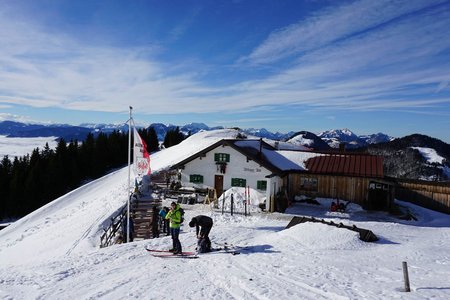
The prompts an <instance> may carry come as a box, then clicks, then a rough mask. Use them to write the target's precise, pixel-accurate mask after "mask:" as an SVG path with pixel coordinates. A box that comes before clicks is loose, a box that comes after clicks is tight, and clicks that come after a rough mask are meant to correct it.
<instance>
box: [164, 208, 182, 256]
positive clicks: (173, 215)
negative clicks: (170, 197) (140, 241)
mask: <svg viewBox="0 0 450 300" xmlns="http://www.w3.org/2000/svg"><path fill="white" fill-rule="evenodd" d="M166 220H169V221H170V223H169V227H170V234H171V236H172V246H173V247H172V249H170V250H169V251H173V254H181V253H182V249H181V242H180V239H179V235H180V226H181V211H180V205H179V204H177V203H175V202H172V203H171V204H170V211H169V212H168V213H167V215H166Z"/></svg>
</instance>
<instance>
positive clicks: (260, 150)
mask: <svg viewBox="0 0 450 300" xmlns="http://www.w3.org/2000/svg"><path fill="white" fill-rule="evenodd" d="M258 156H259V158H261V157H262V138H260V139H259V153H258Z"/></svg>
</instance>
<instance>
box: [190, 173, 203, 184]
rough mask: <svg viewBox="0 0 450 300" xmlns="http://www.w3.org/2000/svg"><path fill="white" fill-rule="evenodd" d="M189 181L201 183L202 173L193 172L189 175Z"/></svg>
mask: <svg viewBox="0 0 450 300" xmlns="http://www.w3.org/2000/svg"><path fill="white" fill-rule="evenodd" d="M189 182H192V183H203V176H202V175H197V174H193V175H190V176H189Z"/></svg>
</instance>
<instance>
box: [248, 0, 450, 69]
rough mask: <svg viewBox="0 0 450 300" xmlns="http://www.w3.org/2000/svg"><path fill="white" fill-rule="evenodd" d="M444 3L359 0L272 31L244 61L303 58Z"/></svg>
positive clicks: (441, 1) (427, 0)
mask: <svg viewBox="0 0 450 300" xmlns="http://www.w3.org/2000/svg"><path fill="white" fill-rule="evenodd" d="M444 2H445V0H435V1H431V0H411V1H392V0H378V1H372V0H362V1H355V2H353V3H351V4H347V5H343V6H341V7H338V8H336V7H333V8H330V9H327V10H321V11H320V12H318V13H317V14H315V15H313V16H310V17H308V18H306V19H305V20H302V21H300V22H299V23H297V24H292V25H291V26H288V27H286V28H282V29H279V30H276V31H274V32H273V33H272V34H271V35H270V36H269V37H268V38H267V39H266V40H265V41H264V42H263V43H262V44H261V45H259V46H258V47H257V48H256V49H254V50H253V52H252V53H251V54H250V55H249V56H248V57H246V58H245V59H244V60H249V61H250V62H253V63H271V62H274V61H277V60H279V59H283V58H286V57H288V56H291V55H298V54H304V53H306V52H309V51H311V50H315V49H319V48H321V47H324V46H326V45H329V44H331V43H334V42H336V41H339V40H341V39H345V38H348V37H350V36H352V35H355V34H358V33H361V32H364V31H366V30H370V29H373V28H376V27H377V26H380V25H382V24H385V23H386V22H389V21H392V20H394V19H396V18H399V17H402V16H405V15H408V14H410V13H413V12H416V11H419V10H421V9H424V8H427V7H431V6H433V5H436V4H439V3H444Z"/></svg>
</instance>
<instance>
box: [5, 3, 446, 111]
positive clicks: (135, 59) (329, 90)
mask: <svg viewBox="0 0 450 300" xmlns="http://www.w3.org/2000/svg"><path fill="white" fill-rule="evenodd" d="M438 2H439V1H435V2H430V1H426V2H424V1H409V2H407V4H405V3H406V2H401V1H388V2H384V1H383V2H381V1H358V2H354V3H352V4H350V5H347V6H341V7H340V8H338V9H336V10H326V11H324V12H321V13H320V14H317V15H315V16H313V17H311V18H309V19H307V20H305V21H303V22H302V23H298V24H294V25H292V26H290V27H288V28H285V29H282V30H279V31H277V32H274V33H273V34H272V35H271V36H270V37H269V38H268V39H267V40H266V41H265V42H264V43H262V44H261V45H260V46H259V47H257V48H256V49H255V50H254V51H253V52H252V54H250V55H249V56H248V58H247V60H248V61H250V62H255V63H262V62H264V63H266V62H273V61H277V60H279V59H281V58H284V57H287V56H290V55H294V57H296V60H294V61H293V63H292V64H291V65H290V66H289V68H285V69H280V70H279V71H278V72H277V73H273V75H267V76H266V77H262V79H258V80H252V79H251V78H249V79H248V80H246V81H242V82H239V83H236V84H229V85H228V86H221V87H218V86H211V85H209V84H208V83H207V82H202V81H200V80H199V79H198V77H196V76H197V74H196V73H194V72H183V71H180V70H184V69H185V68H183V67H180V66H178V65H169V64H166V63H162V62H158V61H156V60H155V59H152V58H150V59H149V58H148V57H152V55H151V54H152V51H153V48H152V47H149V48H127V49H118V48H113V47H99V46H91V45H85V44H82V43H80V42H77V41H75V40H73V39H71V38H69V37H67V36H64V35H61V34H50V33H48V32H46V31H44V30H43V29H42V28H41V27H39V26H37V25H36V24H31V23H24V22H21V21H20V20H15V21H12V19H11V16H9V15H7V14H5V13H3V14H2V13H0V39H1V40H4V41H8V43H5V44H4V46H2V47H0V69H1V70H2V71H1V72H0V102H4V103H14V104H22V105H27V106H32V107H59V108H66V109H77V110H94V111H105V112H126V111H127V109H128V106H129V105H131V106H133V107H134V108H135V111H139V112H142V113H148V114H167V113H175V114H176V113H187V112H199V113H207V112H220V111H221V112H226V111H250V110H258V109H263V110H270V109H273V108H274V107H276V106H281V105H286V104H288V105H303V106H304V105H306V106H309V107H310V108H312V109H316V110H318V109H327V110H329V109H353V110H387V109H404V108H408V109H411V110H413V109H414V108H423V107H430V106H436V105H440V104H446V103H450V95H449V94H448V89H446V88H445V87H446V86H447V85H448V74H449V70H450V63H449V60H448V55H447V57H445V56H444V58H442V56H441V55H442V53H446V52H447V53H448V51H449V49H450V40H449V39H448V31H449V30H448V28H450V11H448V9H445V8H444V9H441V8H440V7H439V6H436V7H434V8H433V7H431V8H428V9H425V10H424V11H421V12H418V13H414V14H413V13H412V12H417V11H418V10H420V9H422V8H425V7H427V5H431V4H429V3H438ZM349 20H351V21H349ZM182 25H183V26H189V22H187V23H185V24H182ZM180 28H181V27H180ZM180 30H181V31H177V32H182V30H183V28H181V29H180ZM366 31H367V32H366ZM355 34H356V35H355ZM174 37H175V36H174ZM299 53H300V54H301V55H300V56H298V54H299ZM200 63H201V62H200ZM238 67H242V68H247V67H248V65H239V66H238ZM217 68H218V69H220V66H218V67H217ZM238 71H239V70H237V72H238ZM174 74H178V75H174ZM202 75H204V74H202ZM259 78H261V76H260V77H259ZM446 82H447V85H446V84H445V83H446ZM436 89H437V90H436ZM436 91H438V92H439V93H435V92H436ZM6 105H7V104H6Z"/></svg>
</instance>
